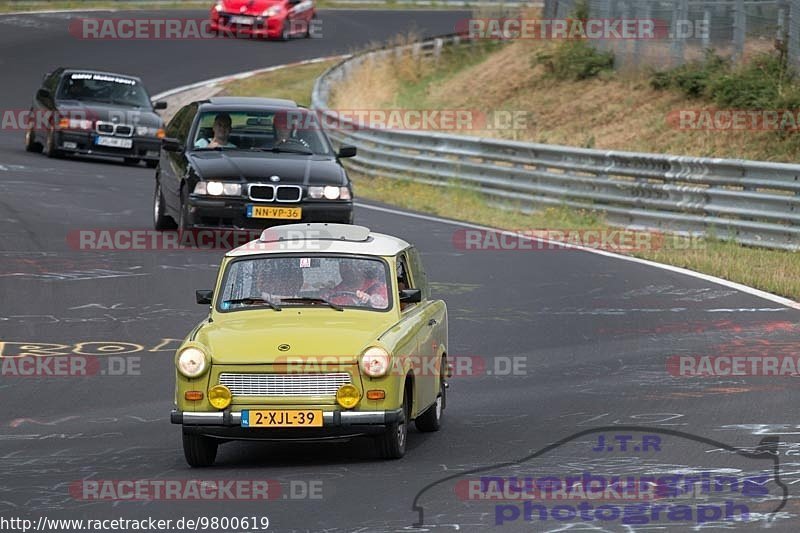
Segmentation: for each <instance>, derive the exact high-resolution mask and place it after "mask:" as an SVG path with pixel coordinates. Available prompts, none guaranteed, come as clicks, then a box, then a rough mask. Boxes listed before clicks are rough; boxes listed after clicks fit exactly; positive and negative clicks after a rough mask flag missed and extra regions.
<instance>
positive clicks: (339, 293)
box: [327, 291, 363, 305]
mask: <svg viewBox="0 0 800 533" xmlns="http://www.w3.org/2000/svg"><path fill="white" fill-rule="evenodd" d="M337 296H344V297H345V298H348V299H349V300H350V303H351V304H353V305H358V304H361V303H363V302H362V301H361V298H359V297H358V294H356V293H355V292H353V291H336V292H332V293H331V294H329V295H328V298H327V299H328V301H333V299H334V298H336V297H337ZM344 305H347V304H344Z"/></svg>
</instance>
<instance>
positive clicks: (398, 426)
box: [377, 390, 409, 459]
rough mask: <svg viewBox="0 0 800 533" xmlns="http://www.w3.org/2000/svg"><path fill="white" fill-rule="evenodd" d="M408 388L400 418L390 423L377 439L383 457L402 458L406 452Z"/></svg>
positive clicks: (379, 451) (404, 394) (404, 395)
mask: <svg viewBox="0 0 800 533" xmlns="http://www.w3.org/2000/svg"><path fill="white" fill-rule="evenodd" d="M408 411H409V405H408V390H406V391H405V392H404V393H403V409H402V413H401V414H400V419H399V420H398V421H397V422H394V423H393V424H390V425H389V426H388V427H387V428H386V431H385V432H384V433H383V435H380V436H379V437H378V439H377V446H378V454H379V455H380V456H381V457H382V458H383V459H400V458H401V457H403V456H404V455H405V454H406V439H407V437H408Z"/></svg>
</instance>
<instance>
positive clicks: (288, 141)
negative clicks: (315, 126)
mask: <svg viewBox="0 0 800 533" xmlns="http://www.w3.org/2000/svg"><path fill="white" fill-rule="evenodd" d="M280 145H284V146H286V145H290V146H291V145H295V146H302V147H303V148H305V149H307V150H311V146H310V145H309V144H308V143H307V142H306V141H304V140H303V139H298V138H296V137H289V138H287V139H284V140H283V142H281V143H280V144H279V145H278V146H280Z"/></svg>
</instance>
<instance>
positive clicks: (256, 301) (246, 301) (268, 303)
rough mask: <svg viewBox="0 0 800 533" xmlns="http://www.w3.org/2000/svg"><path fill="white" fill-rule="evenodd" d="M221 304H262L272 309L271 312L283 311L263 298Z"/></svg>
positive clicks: (228, 301) (227, 301)
mask: <svg viewBox="0 0 800 533" xmlns="http://www.w3.org/2000/svg"><path fill="white" fill-rule="evenodd" d="M222 303H225V304H245V305H261V304H263V305H266V306H267V307H269V308H270V309H272V310H273V311H283V309H282V308H281V307H280V306H278V305H276V304H274V303H272V302H270V301H269V300H265V299H264V298H254V297H250V298H237V299H235V300H225V301H224V302H222Z"/></svg>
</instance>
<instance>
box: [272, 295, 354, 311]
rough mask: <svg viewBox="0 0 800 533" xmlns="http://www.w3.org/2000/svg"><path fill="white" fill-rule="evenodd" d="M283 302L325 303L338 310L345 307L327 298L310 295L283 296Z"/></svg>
mask: <svg viewBox="0 0 800 533" xmlns="http://www.w3.org/2000/svg"><path fill="white" fill-rule="evenodd" d="M283 302H286V303H289V304H298V303H299V304H306V303H307V304H323V305H327V306H329V307H330V308H331V309H336V310H337V311H344V308H343V307H341V306H338V305H336V304H334V303H331V302H329V301H328V300H325V299H324V298H309V297H303V298H281V303H283Z"/></svg>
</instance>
